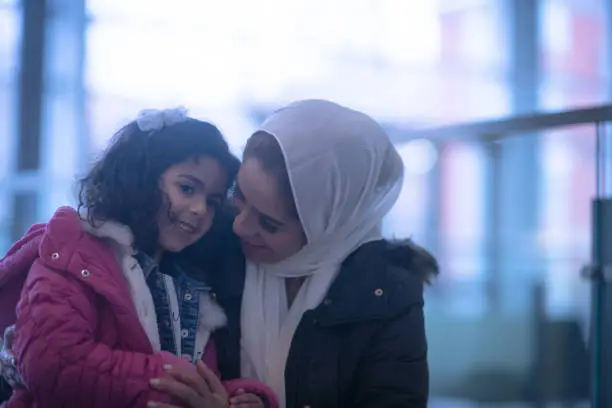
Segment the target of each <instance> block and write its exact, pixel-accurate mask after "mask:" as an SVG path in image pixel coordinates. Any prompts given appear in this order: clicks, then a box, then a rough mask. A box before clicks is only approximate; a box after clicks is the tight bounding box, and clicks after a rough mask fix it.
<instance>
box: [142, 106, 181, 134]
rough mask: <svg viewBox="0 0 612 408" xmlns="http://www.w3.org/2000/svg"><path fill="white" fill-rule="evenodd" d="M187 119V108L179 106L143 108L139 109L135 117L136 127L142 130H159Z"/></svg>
mask: <svg viewBox="0 0 612 408" xmlns="http://www.w3.org/2000/svg"><path fill="white" fill-rule="evenodd" d="M186 119H187V109H185V108H184V107H182V106H180V107H178V108H173V109H163V110H158V109H145V110H143V111H140V113H139V114H138V118H137V119H136V125H137V126H138V129H140V130H141V131H143V132H153V131H157V130H161V129H162V128H163V127H164V126H172V125H174V124H176V123H180V122H184V121H185V120H186Z"/></svg>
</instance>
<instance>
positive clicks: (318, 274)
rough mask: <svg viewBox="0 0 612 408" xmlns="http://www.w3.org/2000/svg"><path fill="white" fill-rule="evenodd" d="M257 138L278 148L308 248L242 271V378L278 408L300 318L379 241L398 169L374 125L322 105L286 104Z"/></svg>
mask: <svg viewBox="0 0 612 408" xmlns="http://www.w3.org/2000/svg"><path fill="white" fill-rule="evenodd" d="M258 131H264V132H266V133H269V134H270V135H272V136H274V137H275V138H276V139H277V140H278V142H279V144H280V146H281V149H282V151H283V153H284V156H285V161H286V165H287V171H288V173H289V179H290V181H291V187H292V190H293V196H294V198H295V204H296V207H297V211H298V215H299V217H300V220H301V222H302V226H303V228H304V232H305V233H306V237H307V242H308V243H307V245H306V246H304V247H303V248H302V249H301V250H300V251H299V252H298V253H297V254H295V255H293V256H292V257H290V258H288V259H285V260H283V261H281V262H279V263H277V264H273V265H263V264H253V263H248V264H247V271H246V280H245V287H244V298H243V303H242V317H241V326H242V358H241V360H242V375H243V376H244V377H247V378H255V379H258V380H260V381H262V382H264V383H265V384H267V385H268V386H270V387H271V388H272V389H273V390H274V391H275V392H276V394H277V396H278V398H279V401H280V404H281V407H284V406H285V364H286V361H287V355H288V353H289V348H290V346H291V340H292V338H293V334H294V332H295V330H296V328H297V326H298V324H299V322H300V320H301V318H302V315H303V314H304V312H305V311H307V310H310V309H314V308H316V307H317V306H318V305H319V303H321V301H322V300H323V298H324V297H325V295H326V293H327V291H328V289H329V287H330V286H331V284H332V282H333V281H334V279H335V278H336V275H337V274H338V271H339V269H340V265H341V263H342V262H343V261H344V259H345V258H346V257H348V256H349V255H350V254H351V253H352V252H353V251H355V250H356V249H357V248H358V247H359V246H361V245H363V244H364V243H366V242H370V241H374V240H378V239H380V238H381V223H382V219H383V217H384V216H385V215H386V214H387V213H388V212H389V210H391V208H392V207H393V205H394V204H395V202H396V201H397V198H398V196H399V193H400V190H401V186H402V180H403V169H404V166H403V163H402V160H401V158H400V156H399V154H398V153H397V151H396V150H395V148H394V147H393V145H392V144H391V141H390V140H389V137H388V136H387V135H386V133H385V132H384V130H383V129H382V127H381V126H380V125H379V124H378V123H376V122H375V121H374V120H373V119H371V118H370V117H369V116H367V115H365V114H363V113H360V112H356V111H354V110H351V109H348V108H345V107H343V106H340V105H337V104H335V103H332V102H328V101H323V100H306V101H300V102H295V103H293V104H290V105H288V106H286V107H285V108H282V109H281V110H279V111H277V112H275V113H273V114H272V115H271V116H270V117H269V118H268V119H267V120H266V121H265V122H264V124H263V125H262V126H261V128H260V129H259V130H258ZM296 277H306V280H305V282H304V284H303V285H302V287H301V289H300V291H299V293H298V295H297V296H296V298H295V300H294V302H293V304H292V306H291V309H289V310H288V307H287V296H286V291H285V284H284V280H285V278H296Z"/></svg>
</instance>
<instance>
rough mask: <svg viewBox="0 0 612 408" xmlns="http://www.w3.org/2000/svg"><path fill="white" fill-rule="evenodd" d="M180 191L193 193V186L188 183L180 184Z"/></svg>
mask: <svg viewBox="0 0 612 408" xmlns="http://www.w3.org/2000/svg"><path fill="white" fill-rule="evenodd" d="M181 191H182V192H183V193H185V194H193V193H195V188H193V187H192V186H190V185H188V184H181Z"/></svg>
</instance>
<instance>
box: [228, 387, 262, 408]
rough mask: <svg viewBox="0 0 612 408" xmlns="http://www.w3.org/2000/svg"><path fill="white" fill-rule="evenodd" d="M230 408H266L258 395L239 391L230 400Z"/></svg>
mask: <svg viewBox="0 0 612 408" xmlns="http://www.w3.org/2000/svg"><path fill="white" fill-rule="evenodd" d="M230 408H265V405H264V403H263V401H262V400H261V398H259V397H258V396H257V395H255V394H247V393H246V392H245V391H244V390H238V391H236V395H234V396H233V397H232V398H230Z"/></svg>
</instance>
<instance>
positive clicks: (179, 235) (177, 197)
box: [151, 157, 228, 254]
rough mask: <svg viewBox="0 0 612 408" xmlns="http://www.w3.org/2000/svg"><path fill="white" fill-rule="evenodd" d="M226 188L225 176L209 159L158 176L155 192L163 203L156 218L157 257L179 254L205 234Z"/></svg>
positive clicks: (196, 160) (192, 161)
mask: <svg viewBox="0 0 612 408" xmlns="http://www.w3.org/2000/svg"><path fill="white" fill-rule="evenodd" d="M227 184H228V175H227V172H226V171H225V169H224V168H223V167H222V166H221V164H220V163H219V162H218V161H217V160H216V159H214V158H212V157H199V158H197V159H193V160H189V161H186V162H183V163H179V164H176V165H174V166H171V167H169V168H168V169H167V170H166V171H165V172H164V173H163V174H162V176H161V177H160V180H159V188H160V190H161V191H162V193H163V195H164V200H163V205H162V209H161V211H160V213H159V214H158V216H157V226H158V231H159V250H160V251H159V253H160V254H161V252H163V251H170V252H180V251H182V250H183V249H185V248H186V247H188V246H189V245H192V244H193V243H195V242H196V241H197V240H198V239H200V238H201V237H202V236H203V235H204V234H206V232H208V230H209V229H210V227H211V225H212V221H213V218H214V216H215V212H216V210H217V209H218V208H219V206H220V205H221V203H222V202H223V200H224V198H225V194H226V187H227ZM151 221H153V220H151Z"/></svg>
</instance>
